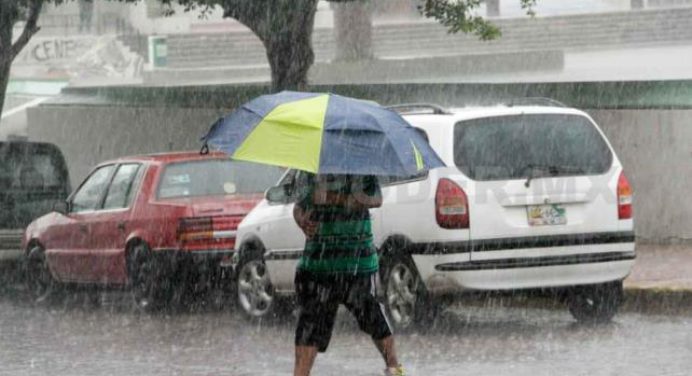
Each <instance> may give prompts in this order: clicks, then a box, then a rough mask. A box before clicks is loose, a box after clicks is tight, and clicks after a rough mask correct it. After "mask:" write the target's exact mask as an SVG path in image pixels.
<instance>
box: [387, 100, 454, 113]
mask: <svg viewBox="0 0 692 376" xmlns="http://www.w3.org/2000/svg"><path fill="white" fill-rule="evenodd" d="M386 108H388V109H390V110H392V111H395V112H397V113H399V114H429V113H430V114H434V115H449V114H451V112H449V111H447V110H446V109H445V108H444V107H442V106H439V105H436V104H432V103H402V104H394V105H391V106H386Z"/></svg>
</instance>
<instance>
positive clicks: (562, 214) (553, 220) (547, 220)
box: [526, 204, 567, 226]
mask: <svg viewBox="0 0 692 376" xmlns="http://www.w3.org/2000/svg"><path fill="white" fill-rule="evenodd" d="M526 216H527V218H528V220H529V226H555V225H564V224H567V212H566V210H565V208H564V207H562V206H560V205H556V204H552V205H530V206H527V207H526Z"/></svg>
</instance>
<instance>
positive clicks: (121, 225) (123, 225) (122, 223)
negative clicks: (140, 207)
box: [118, 222, 125, 231]
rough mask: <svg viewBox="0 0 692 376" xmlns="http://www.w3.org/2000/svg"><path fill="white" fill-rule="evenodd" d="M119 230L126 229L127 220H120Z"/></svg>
mask: <svg viewBox="0 0 692 376" xmlns="http://www.w3.org/2000/svg"><path fill="white" fill-rule="evenodd" d="M118 230H121V231H125V222H118Z"/></svg>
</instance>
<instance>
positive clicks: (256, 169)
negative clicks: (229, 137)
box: [158, 159, 284, 199]
mask: <svg viewBox="0 0 692 376" xmlns="http://www.w3.org/2000/svg"><path fill="white" fill-rule="evenodd" d="M283 173H284V169H283V168H281V167H274V166H267V165H261V164H257V163H250V162H239V161H232V160H230V159H212V160H203V161H192V162H181V163H172V164H169V165H168V166H166V169H165V170H164V172H163V176H162V178H161V180H160V182H159V187H158V197H159V199H167V198H179V197H199V196H218V195H231V194H250V193H262V192H264V191H265V190H266V189H267V188H269V187H271V186H272V185H274V184H275V183H276V182H277V181H278V180H279V179H280V178H281V176H282V175H283Z"/></svg>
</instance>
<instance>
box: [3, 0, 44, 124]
mask: <svg viewBox="0 0 692 376" xmlns="http://www.w3.org/2000/svg"><path fill="white" fill-rule="evenodd" d="M18 3H19V2H15V1H2V0H0V114H1V113H2V110H3V107H4V104H5V93H6V91H7V84H8V83H9V82H10V67H11V66H12V61H13V60H14V58H15V57H17V55H18V54H19V51H21V50H22V48H24V46H26V45H27V43H29V39H31V37H32V36H33V35H34V34H36V33H37V32H38V30H39V28H38V26H36V23H37V21H38V17H39V14H40V13H41V7H42V6H43V0H29V2H28V3H27V4H26V6H27V8H26V10H27V11H28V14H27V18H26V21H25V22H24V30H22V33H21V34H20V35H19V37H18V38H17V39H16V40H15V41H14V43H12V39H13V38H12V29H13V28H14V24H15V23H16V22H17V21H18V20H19V19H20V17H21V12H20V8H19V5H18Z"/></svg>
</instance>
